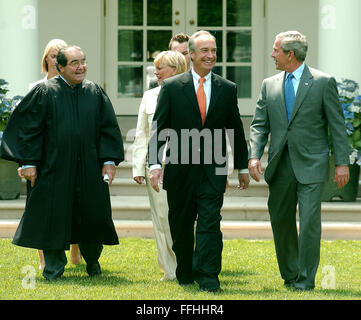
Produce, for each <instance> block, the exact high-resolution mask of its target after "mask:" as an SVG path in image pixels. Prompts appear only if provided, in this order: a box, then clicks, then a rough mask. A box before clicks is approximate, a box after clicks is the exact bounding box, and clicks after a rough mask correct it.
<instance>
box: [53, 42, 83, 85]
mask: <svg viewBox="0 0 361 320" xmlns="http://www.w3.org/2000/svg"><path fill="white" fill-rule="evenodd" d="M65 56H66V58H67V60H68V63H67V65H66V66H65V67H64V66H61V65H59V70H60V74H61V75H62V77H64V79H65V80H66V81H68V83H69V84H70V85H71V86H73V85H76V84H79V83H81V82H82V81H83V80H84V79H85V76H86V73H87V66H86V63H85V56H84V53H83V52H82V51H80V50H78V49H76V48H69V49H68V50H67V51H66V52H65Z"/></svg>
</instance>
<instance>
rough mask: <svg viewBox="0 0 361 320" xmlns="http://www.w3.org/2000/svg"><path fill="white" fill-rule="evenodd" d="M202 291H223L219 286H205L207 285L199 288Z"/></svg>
mask: <svg viewBox="0 0 361 320" xmlns="http://www.w3.org/2000/svg"><path fill="white" fill-rule="evenodd" d="M199 289H200V290H201V291H203V292H210V293H221V292H223V290H222V288H220V287H218V288H205V287H200V288H199Z"/></svg>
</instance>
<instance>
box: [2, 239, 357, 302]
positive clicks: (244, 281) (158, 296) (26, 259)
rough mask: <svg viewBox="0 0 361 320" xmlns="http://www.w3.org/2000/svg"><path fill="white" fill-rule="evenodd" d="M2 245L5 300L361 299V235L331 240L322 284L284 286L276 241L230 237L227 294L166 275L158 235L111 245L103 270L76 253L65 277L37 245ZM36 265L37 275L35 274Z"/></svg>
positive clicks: (106, 249)
mask: <svg viewBox="0 0 361 320" xmlns="http://www.w3.org/2000/svg"><path fill="white" fill-rule="evenodd" d="M0 245H1V249H0V252H1V255H0V299H2V300H20V299H21V300H25V299H26V300H33V299H34V300H35V299H36V300H68V299H71V300H73V299H75V300H77V299H81V300H88V299H90V300H92V299H97V300H98V299H100V300H113V299H114V300H115V299H116V300H150V299H152V300H153V299H155V300H167V299H171V300H205V299H209V300H212V299H214V300H239V299H241V300H248V299H251V300H304V299H307V300H310V299H311V300H313V299H315V300H320V299H327V300H331V299H337V300H339V299H352V300H354V299H357V300H360V299H361V241H323V242H322V246H321V262H320V266H319V269H318V273H317V277H316V288H315V290H314V291H312V292H294V291H291V290H288V289H286V288H284V287H283V281H282V279H281V277H280V275H279V271H278V266H277V261H276V256H275V251H274V244H273V241H271V240H266V241H249V240H225V241H224V249H223V268H222V273H221V274H220V281H221V286H222V288H223V292H222V293H219V294H212V293H204V292H200V291H199V289H198V285H196V284H194V285H191V286H185V287H181V286H179V285H178V283H177V282H176V281H160V278H161V277H162V273H161V272H160V271H159V268H158V265H157V261H156V247H155V241H154V240H151V239H134V238H128V239H120V245H118V246H104V250H103V254H102V256H101V259H100V264H101V266H102V271H103V273H102V275H101V276H100V277H96V278H89V277H88V275H87V273H86V271H85V264H82V265H78V266H74V265H72V264H71V263H70V259H69V263H68V265H67V266H66V268H65V272H64V275H63V278H62V279H60V280H56V281H52V282H49V281H46V280H44V279H43V277H42V275H41V271H39V270H38V266H39V261H38V254H37V252H36V250H33V249H26V248H21V247H17V246H15V245H13V244H11V240H10V239H0ZM67 255H68V258H69V252H67ZM32 272H33V273H34V275H35V277H34V278H33V280H29V278H31V277H32ZM330 279H331V280H330Z"/></svg>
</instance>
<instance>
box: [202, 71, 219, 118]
mask: <svg viewBox="0 0 361 320" xmlns="http://www.w3.org/2000/svg"><path fill="white" fill-rule="evenodd" d="M211 82H212V84H211V86H212V87H211V100H210V102H209V106H208V112H207V116H206V121H207V118H208V117H209V116H210V115H211V114H212V112H213V111H214V109H215V104H216V102H217V99H218V96H219V94H220V92H221V83H220V81H219V79H218V78H217V77H216V76H215V75H214V73H212V74H211Z"/></svg>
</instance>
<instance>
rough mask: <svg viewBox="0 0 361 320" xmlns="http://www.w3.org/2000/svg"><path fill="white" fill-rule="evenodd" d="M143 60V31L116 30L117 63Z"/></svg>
mask: <svg viewBox="0 0 361 320" xmlns="http://www.w3.org/2000/svg"><path fill="white" fill-rule="evenodd" d="M142 60H143V31H137V30H118V61H142Z"/></svg>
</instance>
